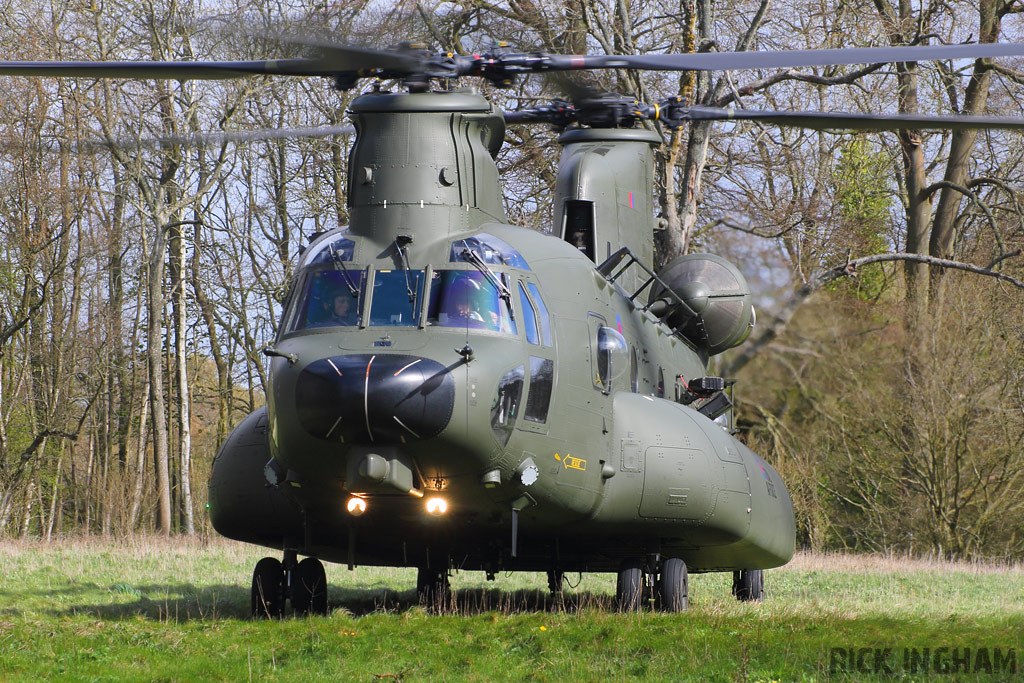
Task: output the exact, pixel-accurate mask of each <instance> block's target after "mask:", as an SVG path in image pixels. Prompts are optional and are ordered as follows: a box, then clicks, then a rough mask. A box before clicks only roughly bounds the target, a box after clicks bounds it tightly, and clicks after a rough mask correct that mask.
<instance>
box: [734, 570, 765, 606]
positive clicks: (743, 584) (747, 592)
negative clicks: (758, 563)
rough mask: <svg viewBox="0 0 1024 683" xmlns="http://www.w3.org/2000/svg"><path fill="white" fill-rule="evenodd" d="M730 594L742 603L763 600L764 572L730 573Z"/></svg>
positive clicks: (745, 571) (744, 571)
mask: <svg viewBox="0 0 1024 683" xmlns="http://www.w3.org/2000/svg"><path fill="white" fill-rule="evenodd" d="M732 594H733V595H735V596H736V599H737V600H741V601H743V602H760V601H762V600H764V571H763V570H761V569H744V570H743V571H739V572H733V573H732Z"/></svg>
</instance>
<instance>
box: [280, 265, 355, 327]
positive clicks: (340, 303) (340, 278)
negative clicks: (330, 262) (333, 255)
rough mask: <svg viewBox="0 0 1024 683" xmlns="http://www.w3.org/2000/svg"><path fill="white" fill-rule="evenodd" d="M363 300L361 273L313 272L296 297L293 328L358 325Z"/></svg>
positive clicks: (351, 271) (314, 270)
mask: <svg viewBox="0 0 1024 683" xmlns="http://www.w3.org/2000/svg"><path fill="white" fill-rule="evenodd" d="M362 301H363V272H362V271H359V270H351V269H350V270H348V271H341V270H335V269H334V268H320V269H312V270H310V271H309V272H308V273H307V274H306V277H305V281H304V282H303V285H302V290H301V294H300V296H298V297H296V298H295V311H294V313H293V314H292V319H291V320H292V322H291V326H290V329H291V330H303V329H308V328H315V327H334V326H346V325H358V324H359V312H360V310H361V308H362Z"/></svg>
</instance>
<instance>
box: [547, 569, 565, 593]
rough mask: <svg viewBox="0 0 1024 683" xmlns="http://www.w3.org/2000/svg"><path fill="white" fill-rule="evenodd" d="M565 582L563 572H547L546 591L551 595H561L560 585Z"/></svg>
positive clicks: (559, 570) (554, 570)
mask: <svg viewBox="0 0 1024 683" xmlns="http://www.w3.org/2000/svg"><path fill="white" fill-rule="evenodd" d="M564 582H565V572H563V571H562V570H561V569H551V570H549V571H548V590H549V591H551V592H552V593H561V592H562V584H563V583H564Z"/></svg>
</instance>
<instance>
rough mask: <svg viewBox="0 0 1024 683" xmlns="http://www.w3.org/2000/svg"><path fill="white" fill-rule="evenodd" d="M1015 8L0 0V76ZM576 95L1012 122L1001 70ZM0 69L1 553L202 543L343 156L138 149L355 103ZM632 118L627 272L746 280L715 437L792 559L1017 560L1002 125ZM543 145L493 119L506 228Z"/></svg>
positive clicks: (867, 71) (340, 112)
mask: <svg viewBox="0 0 1024 683" xmlns="http://www.w3.org/2000/svg"><path fill="white" fill-rule="evenodd" d="M1022 13H1024V3H1022V2H1020V1H1019V0H1018V1H1013V2H1008V1H1006V0H970V1H959V0H947V1H944V2H928V1H925V0H922V1H921V2H909V1H907V0H898V1H893V0H845V1H839V2H833V1H827V2H826V1H825V0H820V1H807V0H775V1H769V0H760V1H755V0H736V1H732V0H719V2H712V1H711V0H643V1H642V2H641V1H638V0H571V1H570V0H557V1H545V2H540V1H539V0H538V1H533V0H507V1H503V2H494V3H491V2H486V1H484V0H470V1H466V2H437V1H436V0H423V1H422V2H421V3H410V2H402V3H398V4H392V3H388V2H367V1H362V0H341V1H339V2H330V3H325V2H297V1H296V2H292V1H289V0H280V1H278V2H266V1H265V0H253V1H252V2H247V1H246V0H225V1H223V2H221V1H216V0H191V1H189V0H182V1H180V2H175V1H173V0H153V1H151V2H150V1H138V2H121V1H119V0H77V1H74V2H44V1H43V0H0V46H3V47H2V56H3V59H7V60H15V59H18V60H34V59H40V60H41V59H83V60H84V59H103V60H122V59H160V60H189V59H225V60H235V59H260V58H267V57H278V56H288V55H287V51H286V50H283V49H282V48H281V46H280V45H277V44H275V43H274V41H273V40H269V39H268V38H267V37H268V36H270V35H272V34H273V33H274V32H275V31H277V30H279V29H280V28H281V26H282V24H283V23H286V24H288V25H290V26H305V27H316V28H317V29H321V30H324V29H325V30H328V31H330V32H331V33H332V34H333V35H334V36H335V37H336V39H338V40H340V41H343V42H347V43H352V44H360V45H371V46H377V47H386V46H388V45H392V44H396V43H398V42H399V41H403V40H413V41H422V42H426V43H429V44H432V45H433V46H435V47H441V48H444V49H446V50H453V51H458V52H464V53H470V52H478V51H482V50H485V49H487V48H488V47H489V46H491V45H493V44H494V43H495V42H496V41H501V40H506V41H509V42H510V43H511V44H512V46H513V47H514V48H518V49H540V48H543V49H549V50H554V51H560V52H571V53H583V52H594V53H598V52H604V53H633V52H639V53H644V52H682V51H693V50H723V51H724V50H747V49H750V50H754V49H757V50H770V49H796V48H841V47H855V46H869V45H888V44H894V45H895V44H910V43H914V42H923V43H938V42H961V41H968V40H981V41H994V40H999V41H1004V42H1005V41H1024V17H1022V16H1021V15H1022ZM581 78H582V80H583V81H584V82H586V83H588V84H590V85H592V86H594V87H596V88H600V89H606V90H610V91H615V92H619V93H623V94H635V95H638V96H639V97H640V98H641V99H643V100H645V101H649V102H653V101H657V100H659V99H661V98H664V97H669V96H677V95H681V96H684V97H687V98H689V99H690V100H691V101H693V102H696V103H705V104H717V105H728V104H733V105H736V106H740V107H746V108H759V107H760V108H772V109H812V110H822V111H832V110H836V111H858V112H859V111H864V112H897V111H904V112H917V111H920V112H923V113H938V114H950V113H992V114H1002V115H1008V116H1021V115H1022V111H1021V110H1022V107H1024V60H1007V59H1003V60H1000V61H999V64H998V65H993V64H990V63H987V62H984V61H978V62H973V61H957V62H937V63H927V64H925V63H922V64H900V65H868V66H860V67H829V68H821V69H790V70H783V71H771V72H768V71H766V72H758V71H744V72H735V73H732V74H728V75H727V74H715V75H713V77H709V76H708V75H699V76H697V75H694V74H658V73H648V74H635V73H624V72H623V73H619V72H609V73H604V74H589V75H584V76H581ZM0 84H2V91H0V92H2V94H0V250H2V259H0V535H7V536H14V535H29V536H41V537H43V538H46V539H49V538H51V537H52V536H53V535H56V534H65V533H72V532H80V533H96V534H105V535H106V534H118V535H121V534H127V533H131V532H133V531H136V530H151V529H156V530H159V531H162V532H163V533H168V534H170V533H184V534H192V533H197V532H204V531H206V530H208V527H209V524H208V521H207V519H206V515H205V514H204V505H205V499H206V491H205V480H206V476H207V474H208V472H209V466H210V462H211V460H212V458H213V456H214V454H215V452H216V449H217V447H218V445H219V444H220V443H221V441H223V439H224V437H225V436H226V434H227V433H228V432H229V431H230V429H231V427H232V425H233V424H235V423H237V422H238V421H239V420H240V419H241V418H242V417H244V416H245V415H246V414H247V413H248V412H249V411H251V410H253V409H254V408H255V407H257V406H258V405H260V404H261V403H262V401H263V391H264V387H265V386H266V380H267V377H266V371H265V364H264V358H263V356H262V354H261V349H262V347H263V346H265V345H266V344H267V343H269V342H270V341H272V340H273V339H274V336H275V334H276V331H277V324H278V316H279V314H280V302H281V300H282V298H283V296H284V293H285V289H286V287H287V285H288V280H289V276H290V267H291V266H290V263H291V259H292V258H293V257H294V256H295V255H296V254H297V252H298V250H299V249H300V248H301V247H302V245H303V244H305V243H306V241H307V240H308V238H309V237H310V236H311V235H312V234H313V233H316V232H318V231H320V230H324V229H328V228H331V227H334V226H336V225H339V224H345V223H347V217H346V209H345V159H346V154H347V151H348V149H349V148H350V145H351V144H352V139H351V137H350V136H347V135H336V136H331V137H319V138H313V137H289V138H282V139H271V140H254V141H249V142H240V143H232V144H222V143H219V142H217V141H216V140H215V139H206V141H202V142H200V141H197V142H195V143H194V144H188V145H185V144H178V143H174V142H165V143H162V144H154V143H152V140H154V139H156V138H160V137H162V136H164V137H166V136H187V135H190V134H192V133H198V132H211V131H222V130H225V131H227V130H230V131H235V130H255V129H273V128H278V127H305V126H323V125H335V124H343V123H344V122H345V121H346V117H345V109H346V105H347V103H348V102H349V101H350V100H351V98H352V97H353V96H354V95H355V94H357V92H356V91H352V92H335V91H332V89H331V88H330V87H329V86H330V84H329V83H328V82H327V81H324V80H322V79H298V78H276V79H264V78H251V79H243V80H237V81H231V82H213V81H190V82H185V83H181V82H176V81H135V82H129V81H113V80H108V81H92V80H88V79H67V80H57V79H35V80H32V79H16V78H0ZM364 85H365V87H370V84H368V83H367V84H364ZM460 85H466V84H465V83H463V84H460ZM480 87H481V88H482V89H483V90H484V91H485V92H487V94H488V95H489V96H491V97H492V98H493V99H495V100H496V101H497V102H498V103H499V104H500V105H501V106H503V107H504V108H506V109H514V108H516V107H522V106H529V105H531V104H534V103H535V102H536V101H537V100H536V99H535V98H550V97H552V96H557V95H559V92H558V84H557V83H556V82H548V81H544V80H543V79H540V78H539V77H531V78H529V79H525V80H523V81H520V82H519V83H518V84H517V85H516V86H515V87H514V88H512V89H510V90H500V91H499V90H494V89H492V88H490V87H488V86H486V85H480ZM659 130H660V132H661V133H662V134H663V136H664V139H665V145H664V146H663V148H662V149H661V150H660V151H659V153H658V165H659V166H658V169H659V170H658V175H659V182H658V186H657V187H656V188H654V189H653V191H654V192H655V193H657V195H658V198H659V206H660V212H661V216H662V217H663V218H665V219H666V221H667V222H668V229H667V230H665V231H663V232H662V233H660V240H659V248H660V252H659V258H660V259H661V260H662V261H665V260H667V259H668V258H671V257H672V256H674V255H676V254H679V253H682V252H684V251H687V250H690V251H705V250H706V251H712V252H716V253H720V254H722V255H723V256H726V257H727V258H730V259H732V260H734V261H736V262H737V263H739V264H740V266H741V268H742V270H743V271H744V272H745V273H746V274H747V276H748V278H749V279H750V281H751V284H752V286H753V287H754V290H755V292H756V293H757V297H758V300H757V306H758V313H759V321H758V328H757V329H756V330H755V333H754V335H753V338H752V340H751V341H748V342H747V344H746V345H745V346H742V347H740V348H739V349H736V350H734V351H731V352H728V353H726V354H724V355H723V356H722V357H720V358H719V359H717V361H716V363H717V367H716V370H717V372H718V373H719V374H722V375H725V376H736V377H738V378H739V379H740V384H739V385H738V390H737V400H738V418H739V426H740V427H741V429H742V432H743V438H745V439H746V441H747V442H748V443H749V444H750V445H751V446H752V447H753V448H754V449H755V450H757V451H759V452H761V453H764V454H765V455H766V457H767V458H768V459H769V460H770V461H771V462H772V463H773V464H775V466H776V467H777V468H778V469H779V471H780V472H781V474H782V475H783V477H784V479H785V480H786V481H787V484H788V485H789V487H790V490H791V493H792V494H793V497H794V502H795V505H796V510H797V517H798V534H799V539H798V541H799V543H800V544H801V545H803V546H805V547H810V548H813V549H818V550H820V549H831V548H843V549H853V550H856V551H877V552H910V553H915V554H933V555H940V556H948V557H967V558H977V557H991V558H1018V559H1019V557H1020V556H1021V553H1022V551H1024V352H1022V346H1024V312H1022V311H1024V307H1022V304H1024V289H1021V283H1020V280H1021V279H1024V258H1022V256H1021V254H1022V251H1021V250H1022V248H1024V207H1022V202H1024V199H1022V194H1021V192H1022V189H1024V188H1022V178H1024V144H1022V143H1024V137H1022V135H1021V134H1019V133H1008V132H1005V131H981V132H977V133H957V134H949V133H941V132H938V133H932V132H917V131H908V132H903V133H898V134H897V133H870V132H848V131H822V132H816V131H804V130H799V129H793V128H777V127H773V126H760V125H756V124H740V123H728V124H715V125H711V124H706V123H702V124H693V125H689V126H687V127H685V128H683V129H682V130H680V131H670V130H661V129H659ZM555 136H556V133H555V132H553V131H551V130H549V129H547V128H545V127H542V126H532V127H510V129H509V131H508V133H507V144H506V146H505V148H504V149H503V151H502V153H501V156H500V158H499V166H500V168H501V169H502V175H503V178H504V181H505V188H506V194H505V197H506V208H507V210H508V214H509V217H510V219H511V220H512V221H513V222H517V223H521V224H524V225H527V226H530V227H533V228H536V229H540V230H545V229H549V223H550V217H551V207H550V198H551V196H552V193H551V187H552V185H553V182H554V176H555V172H556V168H555V164H556V162H557V156H558V155H557V153H556V149H557V145H556V144H555V143H554V137H555ZM147 141H149V142H148V143H147ZM140 143H141V144H140ZM929 262H930V263H931V265H929ZM936 263H942V264H944V265H945V266H946V267H941V268H940V267H937V266H936V265H934V264H936ZM965 265H970V266H972V267H974V268H975V269H976V270H980V271H983V274H977V273H968V272H963V271H962V270H958V267H961V266H965Z"/></svg>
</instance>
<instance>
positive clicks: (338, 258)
mask: <svg viewBox="0 0 1024 683" xmlns="http://www.w3.org/2000/svg"><path fill="white" fill-rule="evenodd" d="M327 248H328V249H329V250H330V252H331V261H332V262H333V263H334V265H335V267H337V268H338V270H340V271H341V274H342V276H343V277H344V278H345V286H347V287H348V291H349V294H351V295H352V298H353V299H358V298H359V288H358V287H356V285H355V283H354V282H352V276H351V275H350V274H349V272H348V268H346V267H345V258H344V256H343V255H341V254H339V253H338V252H336V251H335V250H334V245H333V244H332V245H329V246H328V247H327Z"/></svg>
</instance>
